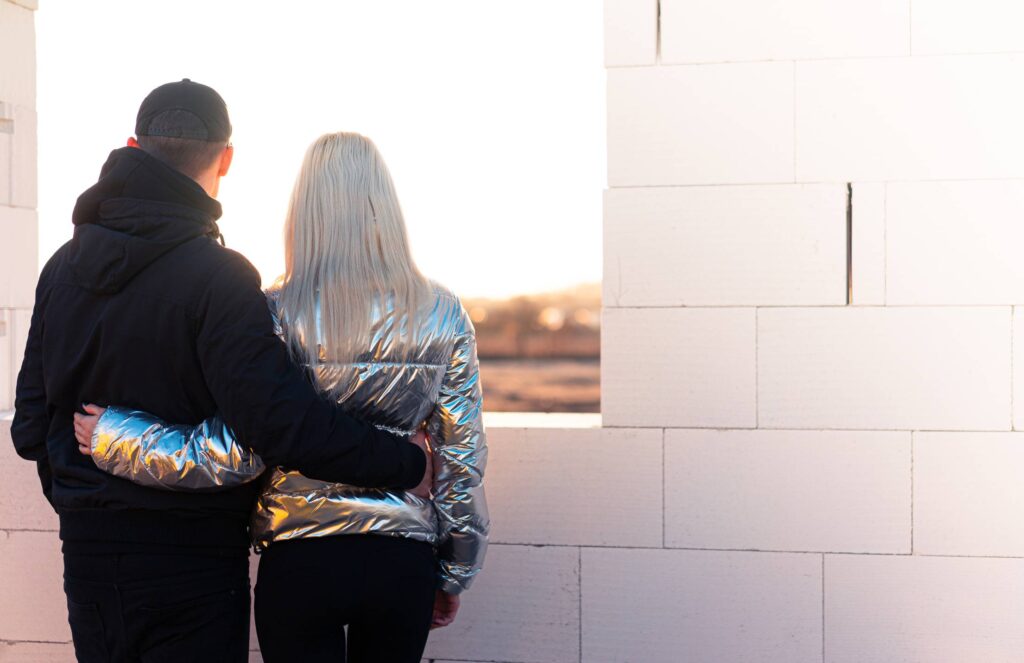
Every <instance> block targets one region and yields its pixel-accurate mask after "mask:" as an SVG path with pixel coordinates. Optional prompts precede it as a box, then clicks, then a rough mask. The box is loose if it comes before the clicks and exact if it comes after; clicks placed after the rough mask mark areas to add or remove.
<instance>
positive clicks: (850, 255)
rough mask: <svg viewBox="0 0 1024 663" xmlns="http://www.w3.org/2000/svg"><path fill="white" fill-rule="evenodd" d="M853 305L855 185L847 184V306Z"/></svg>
mask: <svg viewBox="0 0 1024 663" xmlns="http://www.w3.org/2000/svg"><path fill="white" fill-rule="evenodd" d="M852 303H853V183H852V182H847V183H846V305H847V306H849V305H850V304H852Z"/></svg>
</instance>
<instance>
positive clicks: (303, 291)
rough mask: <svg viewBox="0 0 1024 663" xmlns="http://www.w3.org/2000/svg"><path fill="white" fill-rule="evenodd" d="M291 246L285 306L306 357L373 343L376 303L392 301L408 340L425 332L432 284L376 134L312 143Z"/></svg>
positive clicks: (328, 357) (358, 350) (352, 354)
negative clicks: (414, 250)
mask: <svg viewBox="0 0 1024 663" xmlns="http://www.w3.org/2000/svg"><path fill="white" fill-rule="evenodd" d="M284 254H285V273H284V275H283V276H282V278H281V280H280V282H279V287H280V294H279V299H278V303H279V313H280V317H281V320H282V322H283V324H284V331H285V339H286V340H287V342H288V346H289V348H291V350H292V353H293V354H294V355H295V357H296V359H298V360H300V361H302V362H305V363H307V364H308V365H310V366H313V365H316V364H317V363H318V362H346V361H352V360H354V359H355V358H356V357H357V356H358V355H359V354H362V353H366V352H368V351H369V350H370V342H371V339H370V332H371V326H372V325H373V323H374V315H375V311H380V310H386V309H387V308H393V309H394V316H393V320H394V324H395V330H394V331H395V332H398V333H397V334H396V336H395V337H396V338H398V339H399V342H400V343H401V342H402V341H403V339H404V340H405V341H408V340H409V338H411V337H412V335H413V334H414V333H415V330H416V329H417V326H416V323H417V320H418V316H419V315H420V313H421V312H422V310H423V309H424V307H425V306H426V305H427V304H428V302H429V298H430V295H431V286H430V283H429V281H427V279H426V278H424V276H423V275H422V274H421V273H420V271H419V269H417V267H416V264H415V263H414V262H413V259H412V254H411V252H410V251H409V238H408V235H407V233H406V229H405V220H404V218H403V217H402V209H401V207H400V206H399V204H398V197H397V196H396V195H395V187H394V184H393V183H392V181H391V174H390V173H389V172H388V168H387V166H386V165H385V164H384V159H383V158H382V157H381V155H380V152H378V151H377V146H376V145H374V144H373V141H371V140H370V139H369V138H366V137H365V136H361V135H359V134H356V133H345V132H341V133H334V134H325V135H323V136H321V137H320V138H318V139H317V140H316V141H315V142H314V143H313V144H312V145H310V146H309V149H308V150H307V151H306V156H305V159H304V160H303V162H302V168H301V169H300V170H299V176H298V178H297V179H296V180H295V188H294V190H293V191H292V197H291V203H290V204H289V207H288V216H287V218H286V220H285V228H284ZM378 307H384V308H383V309H379V308H378ZM318 314H319V315H318ZM307 330H308V331H307ZM318 341H319V343H318Z"/></svg>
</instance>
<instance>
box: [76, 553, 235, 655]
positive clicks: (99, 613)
mask: <svg viewBox="0 0 1024 663" xmlns="http://www.w3.org/2000/svg"><path fill="white" fill-rule="evenodd" d="M64 593H65V594H66V595H67V599H68V621H69V622H70V624H71V635H72V637H73V639H74V643H75V654H76V656H77V657H78V662H79V663H163V662H165V661H167V662H170V661H174V662H175V663H182V662H184V661H188V662H189V663H206V662H209V663H236V662H237V663H245V662H246V661H248V649H249V564H248V555H247V553H245V552H241V553H233V554H230V555H205V554H184V555H183V554H179V553H173V554H172V553H129V554H124V553H121V554H71V553H68V552H65V553H64Z"/></svg>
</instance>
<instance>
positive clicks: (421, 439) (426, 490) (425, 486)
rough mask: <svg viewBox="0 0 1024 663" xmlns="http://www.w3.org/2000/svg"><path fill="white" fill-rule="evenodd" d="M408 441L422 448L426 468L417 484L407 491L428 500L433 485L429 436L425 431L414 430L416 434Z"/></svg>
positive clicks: (432, 456)
mask: <svg viewBox="0 0 1024 663" xmlns="http://www.w3.org/2000/svg"><path fill="white" fill-rule="evenodd" d="M410 442H412V443H413V444H415V445H416V446H417V447H419V448H420V449H422V450H423V453H425V454H426V455H427V468H426V470H425V471H424V472H423V479H421V480H420V483H419V485H418V486H416V487H415V488H413V489H412V490H410V491H409V492H410V493H412V494H413V495H415V496H417V497H422V498H423V499H425V500H429V499H430V489H431V488H432V487H433V485H434V455H433V453H431V451H430V438H429V437H427V434H426V432H424V431H422V430H420V431H416V434H415V435H413V436H412V438H411V439H410Z"/></svg>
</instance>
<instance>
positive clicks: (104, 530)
mask: <svg viewBox="0 0 1024 663" xmlns="http://www.w3.org/2000/svg"><path fill="white" fill-rule="evenodd" d="M135 133H136V138H133V139H130V140H129V141H128V147H125V148H121V149H118V150H114V151H113V152H112V153H111V154H110V157H109V158H108V160H107V162H106V164H105V165H104V166H103V169H102V170H101V173H100V178H99V181H98V182H97V183H96V184H95V185H94V186H93V187H91V188H90V189H88V190H87V191H85V193H83V194H82V195H81V196H80V197H79V199H78V202H77V204H76V206H75V211H74V216H73V220H74V225H75V233H74V237H73V239H72V240H71V241H70V242H68V243H67V244H65V245H64V246H63V247H62V248H61V249H60V250H58V251H57V252H56V253H55V254H54V256H53V257H52V258H51V259H50V260H49V262H48V263H47V264H46V266H45V267H44V269H43V271H42V274H41V276H40V278H39V285H38V287H37V290H36V303H35V309H34V311H33V314H32V323H31V328H30V331H29V338H28V344H27V347H26V351H25V359H24V363H23V364H22V368H21V372H20V374H19V376H18V387H17V399H16V406H15V407H16V413H15V420H14V424H13V426H12V431H11V432H12V437H13V439H14V444H15V447H16V449H17V451H18V453H19V455H21V456H22V457H24V458H26V459H29V460H34V461H35V462H36V464H37V468H38V472H39V478H40V480H41V482H42V487H43V492H44V494H45V495H46V497H47V499H48V500H49V501H50V503H51V504H52V505H53V507H54V509H55V510H56V511H57V513H58V515H59V519H60V537H61V540H62V542H63V545H62V551H63V555H64V588H65V593H66V594H67V602H68V613H69V622H70V624H71V631H72V635H73V639H74V645H75V652H76V655H77V657H78V660H79V661H81V662H85V663H93V662H107V661H110V662H122V661H124V662H129V661H132V662H135V661H138V662H140V663H143V662H145V663H148V662H154V663H155V662H157V661H190V662H192V663H201V662H205V661H209V662H211V663H213V662H216V663H233V662H235V661H239V662H241V661H246V660H247V659H248V654H247V649H248V640H249V638H248V636H249V575H248V546H249V543H250V539H251V542H252V543H253V544H254V545H255V548H256V550H257V551H260V552H261V553H262V556H261V562H260V565H259V577H258V580H257V584H256V606H255V610H256V626H257V633H258V636H259V641H260V647H261V650H262V653H263V658H264V660H265V661H267V663H277V662H288V663H304V662H314V661H346V660H348V661H352V662H354V663H358V662H360V661H361V662H367V663H388V662H390V661H394V662H405V661H408V662H413V661H416V662H418V661H419V660H420V658H421V655H422V652H423V648H424V646H425V644H426V640H427V635H428V632H429V630H430V629H431V628H436V627H440V626H445V625H447V624H450V623H451V622H452V620H453V619H454V618H455V615H456V612H457V611H458V607H459V595H460V593H461V592H462V591H463V590H465V589H467V588H468V587H469V585H470V584H471V582H472V580H473V578H474V576H475V575H476V574H477V572H478V571H479V570H480V568H481V564H482V562H483V557H484V553H485V550H486V547H487V531H488V527H489V521H488V517H487V509H486V503H485V500H484V494H483V488H482V485H481V481H482V475H483V471H484V466H485V463H486V455H487V450H486V440H485V435H484V431H483V426H482V423H481V391H480V379H479V372H478V366H477V357H476V343H475V338H474V332H473V326H472V324H471V322H470V320H469V318H468V316H467V314H466V312H465V310H464V309H463V308H462V306H461V304H460V302H459V300H458V299H457V298H456V297H455V296H454V295H452V294H451V293H450V292H448V291H447V290H445V289H444V288H442V287H440V286H438V285H436V284H433V283H431V282H430V281H428V280H427V279H426V278H424V277H423V276H422V275H421V274H420V272H419V271H418V270H417V268H416V266H415V265H414V264H413V261H412V258H411V255H410V252H409V247H408V240H407V236H406V230H405V225H404V221H403V219H402V213H401V210H400V207H399V204H398V200H397V198H396V196H395V192H394V188H393V186H392V182H391V178H390V175H389V174H388V171H387V168H386V167H385V165H384V163H383V161H382V159H381V156H380V154H379V153H378V152H377V150H376V148H375V147H374V145H373V143H372V142H370V141H369V140H368V139H366V138H364V137H362V136H359V135H357V134H349V133H339V134H328V135H325V136H322V137H321V138H319V139H318V140H317V141H316V142H314V143H313V145H312V146H311V147H310V148H309V150H308V151H307V153H306V156H305V160H304V161H303V164H302V168H301V170H300V172H299V176H298V179H297V180H296V183H295V188H294V191H293V194H292V199H291V204H290V207H289V211H288V216H287V219H286V223H285V242H284V244H285V260H286V271H285V274H284V275H283V277H282V278H281V279H280V281H279V282H278V283H277V285H275V286H274V287H273V288H272V289H271V290H270V291H269V292H268V293H263V292H262V291H261V290H260V280H259V276H258V274H257V273H256V271H255V269H253V267H252V266H251V265H250V264H249V263H248V262H247V261H246V260H245V259H244V258H243V257H242V256H241V255H239V254H237V253H234V252H232V251H230V250H228V249H226V248H224V247H223V237H222V236H221V234H220V232H219V230H218V228H217V224H216V220H217V219H218V218H219V217H220V214H221V209H220V204H219V203H218V202H217V201H216V200H215V199H214V198H215V197H216V195H217V190H218V185H219V182H220V178H221V177H222V176H224V175H226V174H227V172H228V169H229V168H230V166H231V161H232V158H233V154H234V152H233V148H232V146H231V143H230V137H231V123H230V121H229V118H228V113H227V108H226V106H225V104H224V101H223V100H222V99H221V97H220V95H218V94H217V93H216V92H215V91H214V90H212V89H211V88H208V87H206V86H203V85H199V84H197V83H194V82H191V81H189V80H187V79H186V80H183V81H180V82H176V83H169V84H167V85H163V86H161V87H159V88H157V89H156V90H154V91H153V92H151V93H150V94H149V96H147V97H146V99H145V100H144V101H143V103H142V106H141V107H140V109H139V114H138V119H137V123H136V127H135ZM251 193H252V195H259V192H251ZM76 438H77V440H76ZM346 626H347V627H348V629H347V638H346V630H345V627H346Z"/></svg>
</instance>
